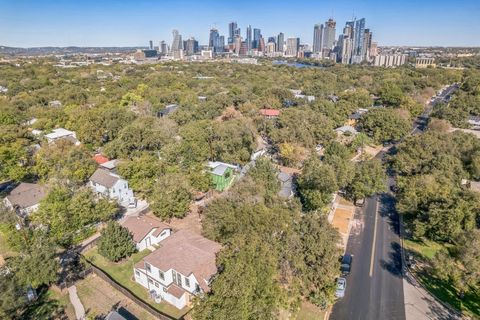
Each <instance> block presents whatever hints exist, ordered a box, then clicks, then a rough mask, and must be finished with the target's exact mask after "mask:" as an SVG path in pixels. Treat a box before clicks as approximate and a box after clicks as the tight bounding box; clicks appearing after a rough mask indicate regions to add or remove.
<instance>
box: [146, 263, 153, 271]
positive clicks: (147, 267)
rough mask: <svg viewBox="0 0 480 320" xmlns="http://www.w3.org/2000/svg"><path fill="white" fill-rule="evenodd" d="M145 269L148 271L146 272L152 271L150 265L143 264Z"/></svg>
mask: <svg viewBox="0 0 480 320" xmlns="http://www.w3.org/2000/svg"><path fill="white" fill-rule="evenodd" d="M145 269H146V270H147V271H148V272H152V269H151V268H150V265H149V264H148V263H146V262H145Z"/></svg>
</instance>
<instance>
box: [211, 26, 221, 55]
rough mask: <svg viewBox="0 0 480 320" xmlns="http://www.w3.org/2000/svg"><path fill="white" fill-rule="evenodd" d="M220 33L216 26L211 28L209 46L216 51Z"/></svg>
mask: <svg viewBox="0 0 480 320" xmlns="http://www.w3.org/2000/svg"><path fill="white" fill-rule="evenodd" d="M219 37H220V35H219V34H218V30H217V29H215V28H212V29H210V36H209V38H208V46H209V47H210V49H212V50H213V51H215V48H216V47H217V46H218V42H219Z"/></svg>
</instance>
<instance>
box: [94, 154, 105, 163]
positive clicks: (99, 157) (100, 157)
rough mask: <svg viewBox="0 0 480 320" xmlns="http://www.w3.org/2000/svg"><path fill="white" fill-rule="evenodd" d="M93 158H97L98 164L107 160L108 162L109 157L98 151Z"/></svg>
mask: <svg viewBox="0 0 480 320" xmlns="http://www.w3.org/2000/svg"><path fill="white" fill-rule="evenodd" d="M93 160H95V162H96V163H98V164H103V163H105V162H108V161H109V160H108V158H107V157H105V156H103V155H101V154H100V153H97V154H96V155H95V156H94V157H93Z"/></svg>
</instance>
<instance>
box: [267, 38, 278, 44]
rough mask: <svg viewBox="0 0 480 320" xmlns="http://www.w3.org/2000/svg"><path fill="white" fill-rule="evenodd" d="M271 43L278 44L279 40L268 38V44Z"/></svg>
mask: <svg viewBox="0 0 480 320" xmlns="http://www.w3.org/2000/svg"><path fill="white" fill-rule="evenodd" d="M269 42H273V43H276V42H277V40H275V37H268V41H267V43H269Z"/></svg>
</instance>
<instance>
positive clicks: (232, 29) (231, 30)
mask: <svg viewBox="0 0 480 320" xmlns="http://www.w3.org/2000/svg"><path fill="white" fill-rule="evenodd" d="M237 29H238V27H237V23H236V22H234V21H232V22H230V23H229V24H228V44H232V43H233V42H234V40H235V35H236V34H235V33H236V31H237Z"/></svg>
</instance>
